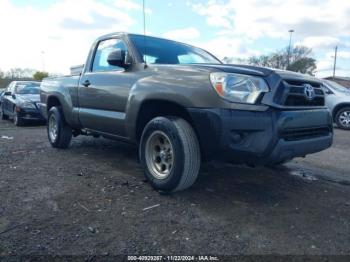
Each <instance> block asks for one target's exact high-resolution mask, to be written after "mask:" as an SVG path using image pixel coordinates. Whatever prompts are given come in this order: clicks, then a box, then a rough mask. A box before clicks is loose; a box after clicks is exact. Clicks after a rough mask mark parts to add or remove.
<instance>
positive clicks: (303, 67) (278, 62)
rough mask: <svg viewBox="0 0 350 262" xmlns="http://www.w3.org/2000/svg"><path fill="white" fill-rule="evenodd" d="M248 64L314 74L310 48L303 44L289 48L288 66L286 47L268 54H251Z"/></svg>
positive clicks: (313, 61) (314, 62) (314, 68)
mask: <svg viewBox="0 0 350 262" xmlns="http://www.w3.org/2000/svg"><path fill="white" fill-rule="evenodd" d="M247 62H248V64H251V65H257V66H264V67H271V68H277V69H283V70H290V71H295V72H300V73H304V74H309V75H314V74H315V70H316V68H317V66H316V60H315V59H314V58H312V49H310V48H308V47H305V46H296V47H294V48H293V49H292V50H291V55H290V64H289V66H288V48H285V49H282V50H280V51H277V52H275V53H272V54H270V55H261V56H252V57H250V58H249V59H248V61H247Z"/></svg>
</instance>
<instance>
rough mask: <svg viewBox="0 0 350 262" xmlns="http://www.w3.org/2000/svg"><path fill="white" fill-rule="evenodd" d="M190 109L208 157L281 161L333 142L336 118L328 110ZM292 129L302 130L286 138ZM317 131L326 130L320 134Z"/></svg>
mask: <svg viewBox="0 0 350 262" xmlns="http://www.w3.org/2000/svg"><path fill="white" fill-rule="evenodd" d="M188 112H189V113H190V116H191V118H192V121H193V124H194V126H195V130H196V132H197V135H198V137H199V141H200V144H201V149H202V154H203V155H204V157H205V158H206V159H208V160H210V159H216V160H221V161H228V162H232V163H239V164H241V163H244V164H250V165H264V164H272V163H279V162H283V161H285V160H289V159H291V158H293V157H299V156H305V155H307V154H312V153H315V152H319V151H322V150H324V149H327V148H328V147H330V146H331V145H332V141H333V127H332V118H331V115H330V113H329V111H328V110H327V109H311V110H295V111H281V110H278V109H273V108H270V109H269V110H267V111H265V112H253V111H241V110H229V109H203V108H189V109H188ZM290 130H294V131H295V132H296V133H297V132H299V133H297V134H296V136H295V138H293V136H289V138H288V139H286V138H285V137H283V134H286V132H288V131H290ZM306 130H308V132H310V135H308V133H307V132H306ZM315 130H316V131H315ZM317 130H321V131H322V132H319V133H317ZM325 130H328V132H325ZM316 133H317V135H316ZM301 134H302V135H301Z"/></svg>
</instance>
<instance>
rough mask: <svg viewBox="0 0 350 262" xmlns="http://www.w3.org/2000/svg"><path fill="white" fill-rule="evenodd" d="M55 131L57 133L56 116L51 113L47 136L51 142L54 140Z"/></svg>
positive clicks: (55, 136)
mask: <svg viewBox="0 0 350 262" xmlns="http://www.w3.org/2000/svg"><path fill="white" fill-rule="evenodd" d="M57 133H58V127H57V122H56V118H55V116H54V115H51V116H50V118H49V136H50V139H51V141H52V142H55V141H56V138H57Z"/></svg>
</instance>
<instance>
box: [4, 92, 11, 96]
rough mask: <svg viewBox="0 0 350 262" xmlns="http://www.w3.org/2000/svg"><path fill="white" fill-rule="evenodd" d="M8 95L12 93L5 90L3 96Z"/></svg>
mask: <svg viewBox="0 0 350 262" xmlns="http://www.w3.org/2000/svg"><path fill="white" fill-rule="evenodd" d="M10 95H12V93H11V92H10V91H6V92H5V93H4V96H10Z"/></svg>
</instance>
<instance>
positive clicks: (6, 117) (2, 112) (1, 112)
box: [0, 109, 9, 120]
mask: <svg viewBox="0 0 350 262" xmlns="http://www.w3.org/2000/svg"><path fill="white" fill-rule="evenodd" d="M0 115H1V120H8V119H9V116H8V115H6V114H5V113H4V110H3V109H1V110H0Z"/></svg>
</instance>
